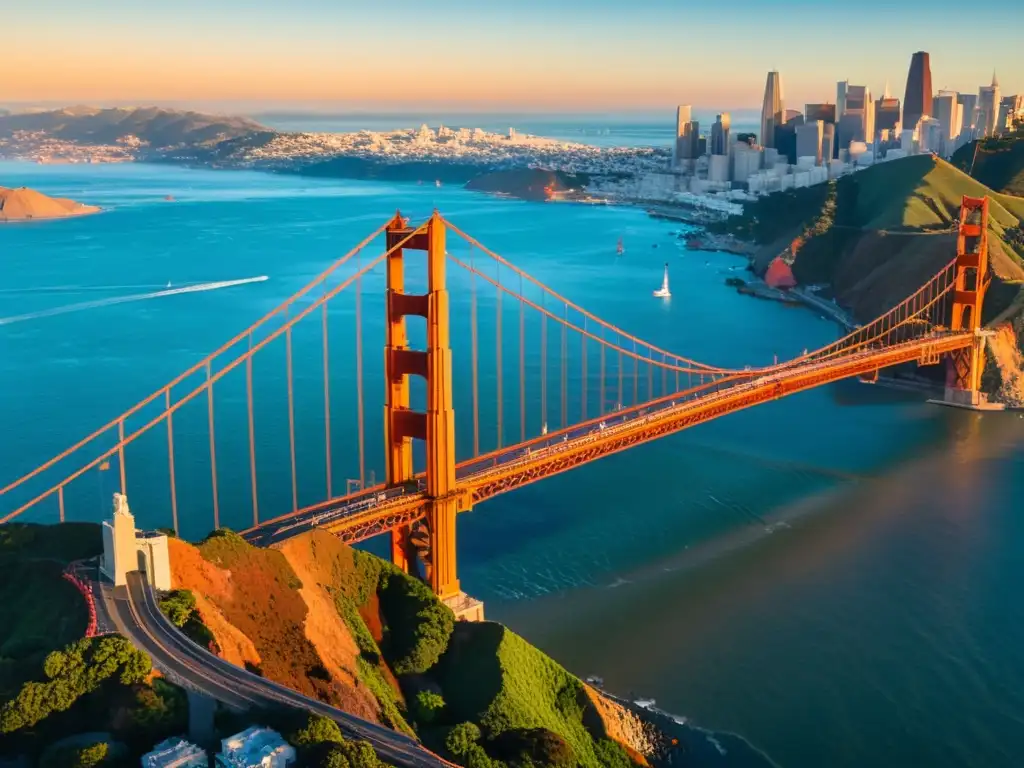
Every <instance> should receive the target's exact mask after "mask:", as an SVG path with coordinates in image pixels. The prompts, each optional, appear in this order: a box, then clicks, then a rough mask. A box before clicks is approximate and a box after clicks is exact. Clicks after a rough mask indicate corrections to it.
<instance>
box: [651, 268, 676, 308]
mask: <svg viewBox="0 0 1024 768" xmlns="http://www.w3.org/2000/svg"><path fill="white" fill-rule="evenodd" d="M654 295H655V296H656V297H657V298H659V299H667V298H668V297H670V296H671V295H672V292H671V291H669V289H668V262H665V277H664V279H663V280H662V281H661V288H659V289H658V290H656V291H655V292H654Z"/></svg>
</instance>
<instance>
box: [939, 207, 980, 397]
mask: <svg viewBox="0 0 1024 768" xmlns="http://www.w3.org/2000/svg"><path fill="white" fill-rule="evenodd" d="M954 281H955V284H954V286H953V294H952V295H953V307H952V317H951V318H950V324H949V327H950V330H952V331H973V332H974V341H973V342H972V343H971V345H970V346H969V347H965V348H963V349H958V350H957V351H955V352H953V353H952V354H951V355H950V362H949V366H950V368H949V372H948V375H947V377H946V392H945V398H944V402H945V403H946V404H948V405H955V406H959V407H962V408H986V407H987V398H986V397H985V395H984V393H983V392H982V391H981V374H982V371H983V370H984V369H985V338H984V332H983V331H982V329H981V322H982V321H981V313H982V309H983V306H984V302H985V290H986V289H987V288H988V284H989V275H988V198H987V197H980V198H978V197H964V199H963V202H962V203H961V205H960V223H959V230H958V232H957V246H956V265H955V273H954Z"/></svg>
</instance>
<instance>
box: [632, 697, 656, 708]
mask: <svg viewBox="0 0 1024 768" xmlns="http://www.w3.org/2000/svg"><path fill="white" fill-rule="evenodd" d="M633 703H634V704H636V705H637V706H638V707H643V708H644V709H650V708H651V707H653V706H654V705H655V704H657V703H658V702H656V701H655V700H654V699H637V700H636V701H634V702H633Z"/></svg>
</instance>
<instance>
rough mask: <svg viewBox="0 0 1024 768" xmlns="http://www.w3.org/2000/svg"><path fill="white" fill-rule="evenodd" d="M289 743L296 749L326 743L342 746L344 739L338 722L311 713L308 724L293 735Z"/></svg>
mask: <svg viewBox="0 0 1024 768" xmlns="http://www.w3.org/2000/svg"><path fill="white" fill-rule="evenodd" d="M288 741H289V743H291V744H293V745H294V746H296V747H299V748H306V747H312V746H315V745H317V744H324V743H334V744H341V743H342V742H343V741H344V739H343V738H342V735H341V729H340V728H338V724H337V723H336V722H334V721H333V720H331V718H329V717H325V716H324V715H318V714H315V713H313V712H311V713H310V714H309V719H308V720H306V724H305V725H304V726H303V727H302V728H300V729H299V730H297V731H295V732H294V733H292V735H291V736H289V737H288Z"/></svg>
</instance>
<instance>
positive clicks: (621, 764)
mask: <svg viewBox="0 0 1024 768" xmlns="http://www.w3.org/2000/svg"><path fill="white" fill-rule="evenodd" d="M594 753H595V754H596V755H597V761H598V763H600V764H601V765H602V766H604V767H605V768H636V763H634V762H633V759H632V758H631V757H630V756H629V754H628V753H627V752H626V748H625V747H623V746H622V745H621V744H619V743H618V742H617V741H612V740H611V739H600V740H598V741H597V743H595V744H594Z"/></svg>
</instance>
